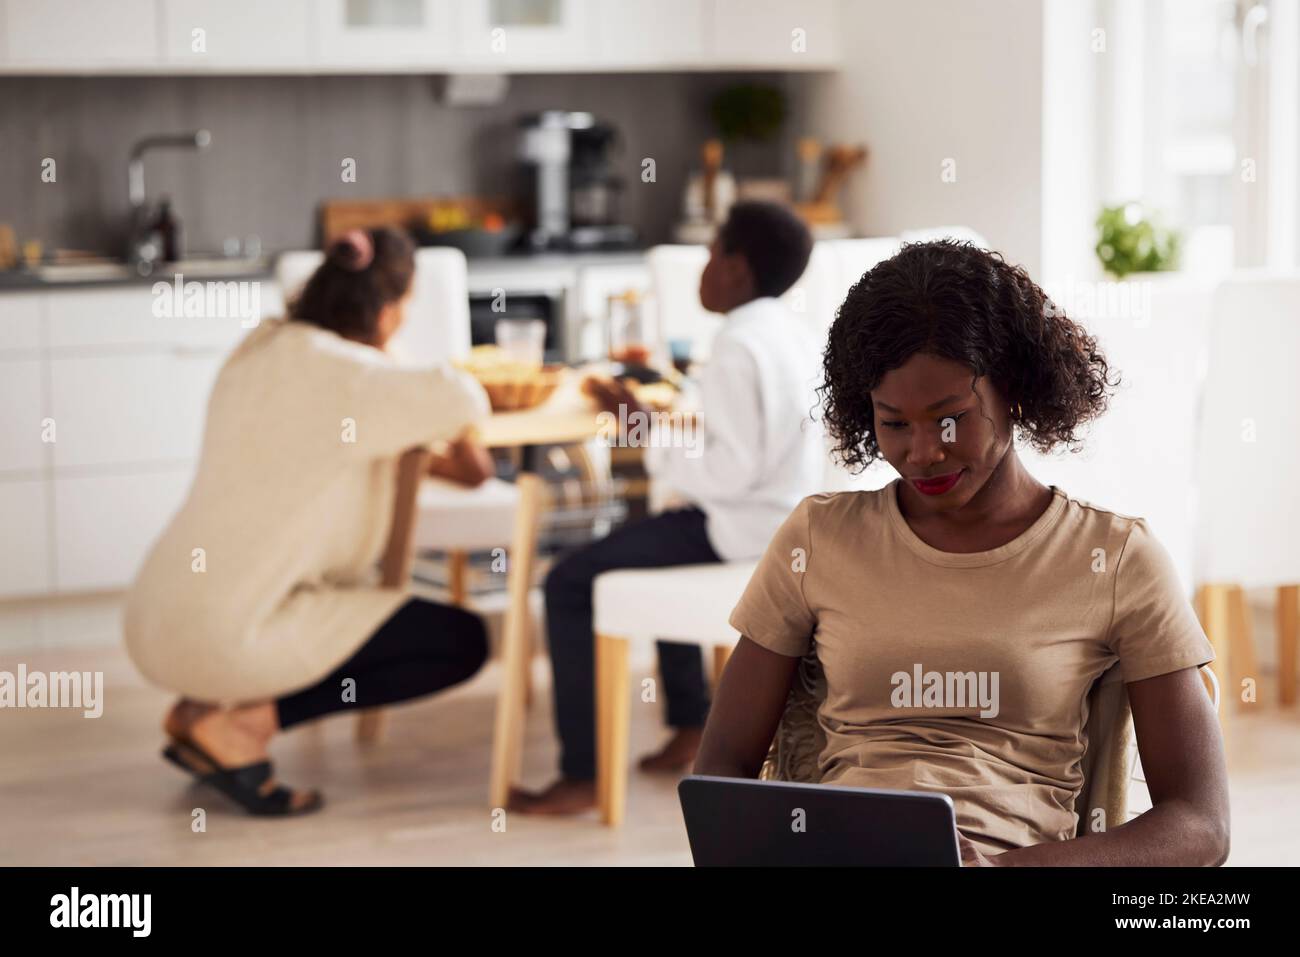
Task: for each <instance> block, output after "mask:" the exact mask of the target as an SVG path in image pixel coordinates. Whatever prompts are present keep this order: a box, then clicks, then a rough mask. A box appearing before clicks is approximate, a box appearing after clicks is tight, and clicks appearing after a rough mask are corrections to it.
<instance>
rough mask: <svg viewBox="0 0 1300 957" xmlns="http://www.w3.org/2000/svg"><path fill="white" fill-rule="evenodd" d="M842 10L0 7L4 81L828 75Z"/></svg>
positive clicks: (418, 0)
mask: <svg viewBox="0 0 1300 957" xmlns="http://www.w3.org/2000/svg"><path fill="white" fill-rule="evenodd" d="M838 2H839V0H657V2H654V3H649V2H646V0H275V2H265V0H0V73H11V74H14V73H17V74H23V73H53V74H92V75H93V74H99V73H105V74H106V73H130V74H159V75H167V74H186V73H223V74H239V73H290V74H293V73H298V74H303V73H320V72H325V71H328V72H332V73H342V74H349V73H450V72H455V71H461V70H463V71H476V70H481V71H492V72H501V73H530V72H551V73H554V72H561V71H564V72H569V73H593V72H608V71H634V70H635V71H650V70H656V71H666V70H674V71H691V70H694V71H709V72H717V71H725V70H791V71H796V70H826V69H832V68H834V67H835V66H836V65H837V64H838V62H839V56H840V53H839V42H838V37H837V31H836V26H837V20H838ZM6 26H7V29H4V27H6ZM196 29H201V30H202V31H203V34H202V37H203V50H202V51H198V50H196V49H195V34H194V31H195V30H196ZM796 30H801V31H803V34H802V36H803V37H804V40H805V41H806V48H805V49H802V50H796V49H794V45H795V42H796V41H795V36H794V31H796ZM497 31H499V32H497ZM502 43H503V44H504V46H503V47H501V46H500V44H502ZM494 44H495V45H494Z"/></svg>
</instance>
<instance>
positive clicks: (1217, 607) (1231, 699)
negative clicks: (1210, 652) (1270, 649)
mask: <svg viewBox="0 0 1300 957" xmlns="http://www.w3.org/2000/svg"><path fill="white" fill-rule="evenodd" d="M1231 591H1232V586H1231V585H1202V586H1201V587H1200V588H1198V589H1197V591H1196V599H1195V605H1196V613H1197V615H1198V616H1199V617H1200V619H1201V627H1202V628H1204V629H1205V637H1206V638H1208V639H1209V640H1210V647H1211V648H1213V649H1214V661H1212V662H1211V663H1210V664H1209V665H1207V666H1206V667H1208V668H1212V669H1213V670H1214V674H1215V676H1216V677H1217V678H1218V679H1219V728H1220V730H1221V731H1222V733H1223V742H1224V747H1225V749H1226V748H1227V747H1228V732H1229V728H1230V724H1231V717H1232V714H1233V712H1234V710H1235V709H1236V706H1237V702H1238V701H1239V700H1240V697H1241V689H1240V687H1237V688H1233V686H1232V673H1233V666H1232V661H1231V657H1232V655H1231V649H1232V646H1233V644H1234V642H1233V641H1232V619H1233V614H1232V607H1231V606H1232V598H1231Z"/></svg>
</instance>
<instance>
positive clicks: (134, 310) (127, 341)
mask: <svg viewBox="0 0 1300 957" xmlns="http://www.w3.org/2000/svg"><path fill="white" fill-rule="evenodd" d="M218 281H219V280H218ZM246 281H247V282H256V283H257V284H258V285H257V290H258V300H259V303H258V304H259V306H260V310H261V313H262V314H263V315H268V314H272V315H273V314H274V313H268V311H267V309H268V307H269V306H273V305H274V304H275V303H276V302H277V299H276V296H275V294H274V292H273V291H272V290H269V289H268V288H267V287H269V286H270V285H271V283H270V282H268V281H264V280H255V279H254V280H246ZM159 282H163V283H166V284H167V285H166V288H165V289H164V288H161V287H160V289H159V292H158V293H157V294H155V292H154V287H153V285H150V284H147V283H144V284H140V285H129V286H123V287H115V286H110V287H101V288H95V289H70V290H59V291H58V292H52V293H50V294H49V295H48V298H47V301H46V312H47V315H46V323H47V335H48V337H49V338H48V342H49V348H50V349H51V350H52V351H54V352H56V353H58V352H68V351H76V350H85V349H86V348H89V347H101V346H102V347H109V346H111V347H122V346H151V345H153V346H158V347H160V348H161V347H164V346H171V345H184V346H200V345H203V346H211V347H213V348H228V347H230V346H232V345H234V343H236V342H238V341H239V340H240V339H241V338H243V335H244V333H246V332H247V331H248V330H247V329H245V328H244V320H243V319H241V318H240V317H239V316H237V315H235V314H234V313H236V312H237V311H238V309H237V308H235V307H232V308H228V309H225V310H223V311H224V312H227V313H230V314H229V315H215V316H176V315H168V314H167V313H168V312H172V313H174V312H176V311H178V310H177V309H176V308H175V306H174V305H173V304H168V308H166V309H163V308H159V309H158V310H157V313H158V314H155V302H157V300H158V298H159V297H160V296H164V295H171V296H172V299H173V303H174V300H175V296H174V289H175V286H174V285H173V284H172V283H171V282H170V281H169V280H159ZM222 284H223V285H224V286H227V287H229V283H222ZM155 285H156V284H155ZM205 288H206V287H205ZM182 290H184V284H182ZM266 293H271V294H270V295H266ZM184 295H185V293H184V292H183V291H182V304H183V301H184V298H183V297H184ZM234 296H238V293H237V292H235V293H234ZM234 296H232V297H231V298H230V299H229V300H228V301H229V302H231V303H235V302H237V300H236V299H235V298H234ZM262 300H266V301H265V302H263V301H262ZM243 301H244V302H247V303H248V304H249V305H250V306H251V305H252V295H251V291H249V292H248V293H247V294H246V295H245V296H244V300H243ZM216 304H217V303H216V301H215V299H214V305H216ZM249 321H250V322H251V320H249Z"/></svg>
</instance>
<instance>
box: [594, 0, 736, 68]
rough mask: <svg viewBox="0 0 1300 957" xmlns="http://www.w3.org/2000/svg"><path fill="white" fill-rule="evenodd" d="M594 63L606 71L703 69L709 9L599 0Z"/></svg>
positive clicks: (673, 1)
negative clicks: (675, 68) (603, 66)
mask: <svg viewBox="0 0 1300 957" xmlns="http://www.w3.org/2000/svg"><path fill="white" fill-rule="evenodd" d="M593 7H594V11H593V12H594V15H595V17H596V23H595V28H596V49H595V57H594V61H595V62H596V63H598V64H603V65H605V67H606V68H607V69H620V68H621V69H635V68H642V69H665V68H673V67H679V68H681V69H698V68H699V67H700V66H702V65H704V64H706V62H707V60H706V49H707V46H706V43H707V39H708V38H707V36H706V30H707V29H709V28H710V27H712V22H711V20H712V18H711V16H710V14H711V12H712V4H710V3H701V2H699V0H660V2H658V3H645V2H644V0H599V2H597V3H595V4H593Z"/></svg>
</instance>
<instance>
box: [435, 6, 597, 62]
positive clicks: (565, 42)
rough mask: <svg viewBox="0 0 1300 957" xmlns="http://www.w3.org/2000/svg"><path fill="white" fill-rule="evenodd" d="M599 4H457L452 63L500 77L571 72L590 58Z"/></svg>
mask: <svg viewBox="0 0 1300 957" xmlns="http://www.w3.org/2000/svg"><path fill="white" fill-rule="evenodd" d="M599 2H600V0H462V2H460V3H457V4H456V17H457V21H458V26H457V37H458V41H459V42H458V45H457V49H456V53H455V60H456V62H457V63H458V64H461V65H472V66H475V67H483V68H486V69H491V70H492V71H494V72H500V73H518V72H526V71H528V70H560V69H574V68H575V67H576V65H577V64H580V63H583V62H584V61H588V60H589V58H590V57H591V55H592V52H593V49H594V46H595V15H594V7H595V6H596V4H597V3H599ZM579 69H580V68H579ZM588 69H589V68H588Z"/></svg>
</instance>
